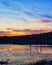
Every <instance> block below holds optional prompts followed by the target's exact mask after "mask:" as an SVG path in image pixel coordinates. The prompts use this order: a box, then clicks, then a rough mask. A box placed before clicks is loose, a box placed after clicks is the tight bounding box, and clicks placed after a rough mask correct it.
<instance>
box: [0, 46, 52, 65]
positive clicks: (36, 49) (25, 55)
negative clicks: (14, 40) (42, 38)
mask: <svg viewBox="0 0 52 65" xmlns="http://www.w3.org/2000/svg"><path fill="white" fill-rule="evenodd" d="M7 59H9V60H8V62H9V63H10V64H9V65H17V64H24V63H30V62H37V61H39V60H42V59H46V60H52V46H51V45H31V46H30V45H0V61H6V60H7Z"/></svg>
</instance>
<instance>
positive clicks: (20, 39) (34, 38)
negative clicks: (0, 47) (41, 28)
mask: <svg viewBox="0 0 52 65" xmlns="http://www.w3.org/2000/svg"><path fill="white" fill-rule="evenodd" d="M0 44H51V45H52V32H48V33H44V34H34V35H26V36H13V37H7V36H3V37H0Z"/></svg>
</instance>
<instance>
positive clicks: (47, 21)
mask: <svg viewBox="0 0 52 65" xmlns="http://www.w3.org/2000/svg"><path fill="white" fill-rule="evenodd" d="M51 21H52V20H41V22H42V23H50V22H51Z"/></svg>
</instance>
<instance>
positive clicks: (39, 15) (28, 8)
mask: <svg viewBox="0 0 52 65" xmlns="http://www.w3.org/2000/svg"><path fill="white" fill-rule="evenodd" d="M49 31H52V0H0V36H20V35H29V34H39V33H44V32H49Z"/></svg>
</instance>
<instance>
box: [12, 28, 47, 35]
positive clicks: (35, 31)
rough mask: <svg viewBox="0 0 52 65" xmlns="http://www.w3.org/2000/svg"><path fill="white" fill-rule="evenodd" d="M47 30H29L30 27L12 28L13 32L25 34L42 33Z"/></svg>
mask: <svg viewBox="0 0 52 65" xmlns="http://www.w3.org/2000/svg"><path fill="white" fill-rule="evenodd" d="M46 31H47V30H43V29H40V30H31V29H23V30H13V32H25V33H26V34H40V33H44V32H46Z"/></svg>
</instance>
